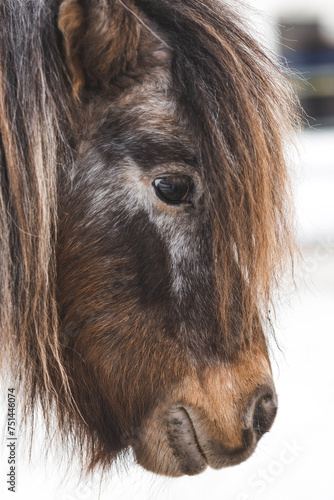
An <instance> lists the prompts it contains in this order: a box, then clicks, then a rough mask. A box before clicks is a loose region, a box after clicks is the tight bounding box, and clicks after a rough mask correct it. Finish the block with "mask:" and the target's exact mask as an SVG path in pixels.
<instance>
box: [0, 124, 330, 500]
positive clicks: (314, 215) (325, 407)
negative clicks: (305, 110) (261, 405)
mask: <svg viewBox="0 0 334 500" xmlns="http://www.w3.org/2000/svg"><path fill="white" fill-rule="evenodd" d="M333 153H334V130H327V131H322V132H318V131H311V132H306V133H304V134H303V137H302V144H301V145H300V158H299V160H298V163H299V165H300V167H299V168H298V171H297V175H296V177H297V179H296V199H297V209H298V220H299V235H300V240H301V242H302V245H303V247H302V250H303V254H304V260H303V261H302V262H300V264H299V266H298V268H297V270H296V281H297V286H298V292H297V293H294V294H290V293H288V292H287V293H286V295H285V296H284V298H283V301H282V306H281V308H280V313H279V317H278V320H277V337H278V339H279V343H280V346H281V349H282V353H281V352H280V351H279V350H278V349H274V357H275V361H274V363H273V369H274V373H275V381H276V387H277V392H278V395H279V404H280V407H279V412H278V415H277V419H276V422H275V424H274V427H273V428H272V430H271V432H270V433H269V434H267V435H266V436H265V437H264V438H263V439H262V440H261V442H260V444H259V446H258V449H257V450H256V452H255V454H254V455H253V456H252V457H251V458H250V459H249V460H248V461H247V462H245V463H244V464H241V465H239V466H237V467H235V468H231V469H226V470H222V471H212V470H208V471H206V472H205V473H204V474H202V475H200V476H197V477H192V478H188V477H185V478H181V479H178V480H168V479H165V478H158V477H155V476H153V475H151V474H149V473H146V472H144V471H142V470H141V469H140V468H139V467H136V466H131V467H129V470H128V472H127V473H124V472H123V473H120V474H117V473H116V471H115V472H114V473H113V474H112V475H110V476H109V477H108V481H106V482H103V483H102V484H100V480H99V477H98V476H96V477H94V478H93V479H91V480H88V481H86V482H83V481H81V482H79V483H78V481H77V477H78V476H77V473H76V472H75V470H74V469H73V471H71V472H70V473H69V478H70V479H68V480H63V481H62V482H61V479H62V477H63V475H64V469H62V468H60V467H59V466H58V465H55V464H56V462H53V461H52V460H51V461H49V462H45V460H44V459H43V458H42V457H41V456H39V453H38V450H37V453H36V454H35V457H34V461H33V463H32V464H31V465H29V464H28V462H27V459H26V457H25V456H24V454H23V452H20V451H19V456H18V482H17V484H18V490H17V493H16V494H15V497H14V498H16V499H17V500H45V499H48V500H49V499H50V500H53V499H54V500H84V499H85V500H97V499H98V498H100V499H101V500H107V499H108V500H133V499H136V500H157V499H159V500H167V499H173V500H184V499H185V498H191V499H192V500H206V499H209V498H210V499H211V500H282V499H284V500H334V489H333V486H332V474H333V470H334V468H333V466H334V460H333V449H334V435H333V431H332V428H333V413H334V363H333V355H334V154H333ZM20 439H21V442H23V441H24V437H23V436H21V437H20ZM19 450H20V449H19ZM0 458H1V462H0V498H1V499H4V500H7V499H10V498H12V493H9V492H7V491H6V483H5V481H6V473H7V468H8V465H7V451H6V448H5V444H3V445H2V446H1V450H0Z"/></svg>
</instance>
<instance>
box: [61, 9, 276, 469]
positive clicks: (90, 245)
mask: <svg viewBox="0 0 334 500" xmlns="http://www.w3.org/2000/svg"><path fill="white" fill-rule="evenodd" d="M74 5H76V9H78V4H76V3H75V2H71V1H67V2H64V4H63V8H62V11H61V16H60V21H59V25H60V27H61V29H62V31H63V34H64V38H65V40H66V41H67V58H68V59H69V58H71V57H72V59H70V61H69V62H68V64H69V67H70V68H71V69H72V72H73V75H74V76H73V79H74V81H75V82H76V84H75V85H74V87H75V88H76V89H78V88H79V87H80V85H83V86H84V88H83V90H82V91H81V92H82V95H83V96H84V98H82V100H81V103H79V104H77V116H78V118H77V119H78V122H79V123H80V127H79V128H80V133H78V134H77V139H76V141H77V144H76V160H75V164H74V167H73V171H71V172H66V173H63V174H62V175H61V193H60V212H59V214H60V215H59V217H60V219H59V236H58V247H57V268H58V282H57V290H58V303H59V311H60V320H61V331H62V339H63V342H64V344H65V346H66V348H65V349H66V351H65V358H66V366H67V370H68V371H69V373H70V374H71V380H72V381H73V382H72V392H73V395H74V398H75V402H76V405H77V407H78V409H79V412H80V415H81V416H82V418H83V420H84V422H85V424H84V426H85V428H86V429H89V435H90V436H93V440H94V450H93V452H94V461H95V462H98V461H105V462H107V461H109V460H110V459H111V458H113V457H115V456H116V455H117V454H118V453H119V452H120V451H121V450H123V449H125V448H126V447H128V446H132V448H133V449H134V452H135V455H136V458H137V460H138V462H139V463H140V464H141V465H143V466H144V467H145V468H147V469H149V470H151V471H154V472H156V473H160V474H166V475H171V476H179V475H182V474H196V473H199V472H201V471H202V470H204V469H205V467H206V466H207V465H209V466H211V467H213V468H220V467H224V466H228V465H233V464H237V463H239V462H241V461H242V460H244V459H245V458H247V457H248V456H249V455H250V454H251V453H252V452H253V450H254V448H255V446H256V444H257V442H258V440H259V438H260V437H261V436H262V435H263V433H264V432H266V431H267V430H269V428H270V426H271V424H272V422H273V419H274V416H275V413H276V407H277V402H276V395H275V390H274V387H273V382H272V378H271V369H270V363H269V360H268V355H267V348H266V341H265V338H264V335H263V332H262V330H261V326H260V322H259V321H258V322H257V321H255V322H254V331H252V332H247V334H246V335H245V332H244V331H243V326H242V314H243V311H242V308H243V305H242V304H243V301H242V294H243V293H244V292H243V290H246V289H247V284H246V281H245V279H243V278H242V276H241V273H240V271H239V269H238V265H237V259H235V261H234V262H232V263H230V264H229V269H228V273H229V275H228V281H229V283H232V288H231V290H232V291H233V293H232V294H231V297H230V303H229V307H228V316H229V319H228V321H227V322H225V323H224V322H223V321H222V317H223V316H224V315H225V316H226V310H225V311H222V305H221V300H220V287H222V286H224V283H222V276H223V277H227V275H226V272H227V271H226V269H220V261H221V258H220V256H219V255H217V245H216V240H217V238H219V237H220V236H219V235H221V237H222V238H223V236H224V235H223V234H221V232H223V231H224V230H223V228H222V227H220V226H219V225H218V224H217V221H216V214H217V212H221V211H222V210H223V207H222V206H221V198H220V197H219V196H217V195H216V190H215V187H214V184H213V183H211V184H210V179H208V177H207V176H206V174H205V165H203V162H202V160H201V159H200V158H201V144H200V142H199V138H198V137H196V134H195V133H194V129H193V128H192V127H191V124H190V122H189V119H188V116H187V112H186V110H185V109H184V108H183V107H182V106H181V104H180V101H179V99H178V96H177V93H176V92H175V89H174V87H173V85H174V80H173V73H172V64H173V51H172V50H171V49H170V48H169V46H168V42H167V41H164V40H163V39H162V36H163V35H162V34H161V33H159V34H158V36H154V35H152V33H151V31H153V30H154V26H153V25H152V24H151V25H150V23H149V21H148V20H145V26H149V30H147V29H146V28H145V27H144V28H143V27H142V28H141V29H142V33H141V34H140V35H139V34H138V29H139V28H138V27H137V28H136V29H135V28H134V26H132V25H131V26H130V28H129V29H130V31H131V33H132V34H133V33H135V35H134V34H133V38H134V39H135V40H132V43H133V47H132V49H131V50H132V51H133V52H135V53H136V56H135V60H134V56H133V55H131V54H132V52H131V50H130V48H129V44H124V47H123V52H122V54H121V55H120V54H118V56H117V61H116V62H117V64H118V65H120V66H121V69H118V71H119V74H117V75H115V74H114V73H113V74H112V77H110V75H109V76H108V78H109V77H110V78H111V80H112V83H111V84H108V85H102V83H101V82H102V80H103V77H104V76H105V75H104V73H103V68H102V69H101V71H100V73H99V76H96V73H95V76H94V75H93V76H92V75H91V74H89V71H88V68H89V65H88V63H87V62H85V61H88V60H89V61H90V60H92V57H91V56H89V55H87V54H86V53H85V52H83V54H84V55H82V53H80V54H81V55H80V57H79V56H78V57H77V59H75V57H74V56H73V54H72V53H71V50H72V49H71V36H72V35H73V34H72V32H71V29H72V28H71V23H72V24H74V18H75V16H77V18H78V12H77V11H75V12H73V11H72V10H71V9H73V6H74ZM115 8H116V7H115ZM119 8H121V7H119ZM95 14H96V15H98V14H97V13H96V12H95ZM95 14H94V15H95ZM91 15H93V14H92V13H91ZM107 15H110V13H107ZM119 15H122V16H125V17H126V19H127V20H128V23H129V24H131V23H132V22H133V19H134V18H133V17H131V16H132V14H131V12H130V13H127V12H125V11H123V10H122V13H121V14H119ZM71 16H72V17H71ZM127 16H129V17H127ZM79 18H80V16H79ZM136 26H137V25H136ZM136 30H137V31H136ZM87 36H88V35H87ZM97 36H98V34H96V37H97ZM121 45H122V44H121ZM134 47H135V49H134ZM81 50H82V51H84V48H82V49H81ZM129 54H130V55H129ZM121 56H122V57H123V58H125V60H126V63H124V61H123V62H122V60H121V59H122V58H121ZM78 60H80V61H81V64H82V65H83V66H79V63H78ZM82 61H83V62H82ZM115 64H116V63H115ZM85 65H86V66H85ZM96 65H97V64H96ZM99 67H100V68H101V67H102V64H100V66H99ZM110 67H114V66H113V64H112V61H111V63H110ZM108 68H109V67H108ZM124 68H125V69H124ZM96 71H97V70H96ZM108 71H109V69H108ZM101 74H102V76H101ZM103 75H104V76H103ZM94 78H95V80H94ZM83 82H84V83H83ZM97 88H98V90H96V89H97ZM76 91H77V90H76ZM222 182H223V177H222ZM227 324H228V325H229V326H228V329H227V328H226V325H227ZM224 325H225V327H224Z"/></svg>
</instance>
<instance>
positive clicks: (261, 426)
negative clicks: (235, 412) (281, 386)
mask: <svg viewBox="0 0 334 500" xmlns="http://www.w3.org/2000/svg"><path fill="white" fill-rule="evenodd" d="M276 413H277V397H276V394H275V391H274V389H273V388H272V387H271V386H269V385H265V386H260V387H258V388H257V390H256V391H255V393H254V394H253V395H252V397H251V398H250V400H249V402H248V405H247V407H246V409H245V413H244V424H245V429H249V430H253V432H254V433H255V436H256V437H257V439H260V437H261V436H263V434H265V433H266V432H268V431H269V429H270V427H271V426H272V424H273V422H274V420H275V416H276Z"/></svg>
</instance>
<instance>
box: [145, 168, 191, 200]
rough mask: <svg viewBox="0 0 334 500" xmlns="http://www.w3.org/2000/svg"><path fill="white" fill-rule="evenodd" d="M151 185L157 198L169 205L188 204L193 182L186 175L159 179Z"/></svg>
mask: <svg viewBox="0 0 334 500" xmlns="http://www.w3.org/2000/svg"><path fill="white" fill-rule="evenodd" d="M152 185H153V186H154V189H155V193H156V195H157V196H158V198H159V199H160V200H162V201H163V202H165V203H168V204H169V205H179V204H181V203H190V196H191V191H192V187H193V182H192V180H191V178H190V177H188V176H187V175H171V176H166V177H160V178H158V179H155V180H154V181H153V183H152Z"/></svg>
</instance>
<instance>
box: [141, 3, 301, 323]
mask: <svg viewBox="0 0 334 500" xmlns="http://www.w3.org/2000/svg"><path fill="white" fill-rule="evenodd" d="M136 3H137V5H138V6H139V7H140V8H142V9H144V11H145V14H146V15H147V16H148V17H150V16H151V17H153V19H154V22H155V23H156V25H157V26H159V28H161V30H162V31H163V33H164V34H165V35H166V37H167V40H168V43H169V45H171V46H172V49H173V53H174V56H173V65H172V72H173V78H174V89H175V94H176V97H177V99H178V102H179V104H180V108H181V109H182V110H183V112H184V114H185V115H186V116H187V118H188V121H189V127H190V128H191V129H192V131H193V137H194V138H195V139H196V141H197V144H198V157H199V160H200V164H201V167H202V174H203V177H204V179H205V180H206V183H207V192H208V193H211V211H212V213H213V214H215V216H214V226H215V262H216V271H217V281H218V283H219V286H218V291H219V294H220V297H221V310H222V323H223V325H222V326H223V328H225V329H226V330H228V329H229V328H230V327H231V326H233V325H231V324H230V321H231V308H232V309H233V307H234V306H233V303H232V300H234V299H232V298H233V296H235V293H236V292H235V287H236V286H237V288H238V290H237V294H239V295H240V299H239V300H241V311H240V314H241V325H242V329H243V330H244V331H245V332H246V331H247V330H248V331H251V330H252V326H253V325H254V321H256V322H257V319H258V318H259V316H260V317H265V316H266V315H267V313H268V309H269V306H270V307H271V305H270V303H271V297H272V292H273V291H274V290H275V289H276V284H277V283H278V282H279V279H280V276H281V274H282V271H283V269H284V266H285V264H286V262H287V259H286V258H287V257H291V256H292V254H293V248H294V242H293V237H292V234H293V231H292V219H293V217H292V203H291V197H290V186H289V172H288V167H287V164H286V158H285V153H286V150H285V147H286V141H287V140H288V138H290V137H291V132H292V130H293V127H294V126H295V124H296V121H298V116H297V115H298V111H297V110H298V103H297V101H296V100H295V98H294V96H293V93H292V91H291V89H290V86H289V84H288V83H287V80H286V78H285V76H284V74H283V70H282V68H281V67H280V66H279V64H278V63H277V62H276V61H275V60H273V59H270V58H269V57H268V56H267V55H266V53H265V51H264V50H263V49H262V48H261V46H260V45H259V44H258V43H257V42H256V41H255V40H254V39H253V38H252V37H251V36H250V35H249V34H248V33H247V29H246V28H245V27H244V24H243V21H242V20H241V18H240V17H239V16H236V15H235V14H234V13H233V11H231V10H230V8H229V7H228V6H227V5H226V4H225V3H220V2H216V1H215V0H213V1H206V2H201V1H199V0H185V1H183V2H182V3H180V2H170V1H169V0H161V1H159V2H153V1H150V0H137V2H136ZM256 324H257V323H256Z"/></svg>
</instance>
